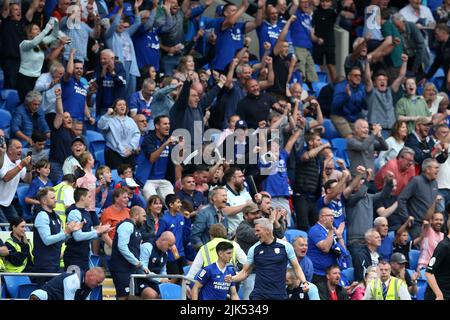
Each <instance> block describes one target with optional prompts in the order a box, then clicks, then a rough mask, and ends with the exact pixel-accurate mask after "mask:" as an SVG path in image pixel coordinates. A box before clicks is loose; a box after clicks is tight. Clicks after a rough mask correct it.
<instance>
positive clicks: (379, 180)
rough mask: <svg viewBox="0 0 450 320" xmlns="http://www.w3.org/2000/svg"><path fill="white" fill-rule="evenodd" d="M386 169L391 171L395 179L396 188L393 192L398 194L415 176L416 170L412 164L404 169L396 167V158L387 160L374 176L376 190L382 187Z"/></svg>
mask: <svg viewBox="0 0 450 320" xmlns="http://www.w3.org/2000/svg"><path fill="white" fill-rule="evenodd" d="M387 171H391V172H392V173H393V174H394V176H395V179H396V180H397V190H396V191H395V192H394V194H395V195H396V196H398V195H399V194H400V193H401V192H402V190H403V189H404V188H405V187H406V185H407V184H408V182H409V181H410V180H411V179H412V178H414V176H416V170H415V168H414V166H410V167H409V168H408V169H407V170H406V171H403V172H402V171H400V170H399V168H398V162H397V158H394V159H392V160H389V161H388V162H387V163H386V164H385V165H384V166H382V167H381V169H380V171H378V173H377V174H376V176H375V186H376V187H377V189H378V190H381V189H382V188H383V179H384V177H385V175H386V172H387Z"/></svg>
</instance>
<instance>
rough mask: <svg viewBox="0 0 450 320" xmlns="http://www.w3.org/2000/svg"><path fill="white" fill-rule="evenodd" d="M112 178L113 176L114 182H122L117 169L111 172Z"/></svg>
mask: <svg viewBox="0 0 450 320" xmlns="http://www.w3.org/2000/svg"><path fill="white" fill-rule="evenodd" d="M111 176H112V178H111V179H112V180H113V181H114V182H115V183H117V182H119V181H122V178H121V177H120V176H119V173H118V172H117V169H113V170H111Z"/></svg>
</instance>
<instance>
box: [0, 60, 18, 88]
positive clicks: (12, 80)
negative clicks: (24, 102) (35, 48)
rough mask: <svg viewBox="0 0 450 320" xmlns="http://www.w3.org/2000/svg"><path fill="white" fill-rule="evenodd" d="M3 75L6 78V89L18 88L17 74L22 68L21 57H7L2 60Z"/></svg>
mask: <svg viewBox="0 0 450 320" xmlns="http://www.w3.org/2000/svg"><path fill="white" fill-rule="evenodd" d="M1 64H2V69H3V75H4V78H5V83H4V88H5V89H16V88H17V75H18V73H19V69H20V59H19V58H17V59H9V58H5V59H3V61H2V62H1Z"/></svg>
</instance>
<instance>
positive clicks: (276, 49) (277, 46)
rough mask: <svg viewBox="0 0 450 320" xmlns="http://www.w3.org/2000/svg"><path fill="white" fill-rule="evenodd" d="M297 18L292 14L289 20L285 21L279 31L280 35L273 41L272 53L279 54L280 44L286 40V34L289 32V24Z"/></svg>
mask: <svg viewBox="0 0 450 320" xmlns="http://www.w3.org/2000/svg"><path fill="white" fill-rule="evenodd" d="M295 20H297V16H296V15H292V16H291V17H290V18H289V20H288V21H287V22H286V24H285V25H284V27H283V30H282V31H281V33H280V36H279V37H278V39H277V42H275V46H274V48H273V55H274V56H277V55H279V54H280V49H281V45H282V44H283V42H284V41H286V36H287V34H288V32H289V28H290V27H291V24H292V23H293V22H295Z"/></svg>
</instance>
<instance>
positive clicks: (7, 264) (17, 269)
mask: <svg viewBox="0 0 450 320" xmlns="http://www.w3.org/2000/svg"><path fill="white" fill-rule="evenodd" d="M6 243H9V244H10V245H12V246H13V247H14V249H16V251H17V252H19V253H20V252H22V248H21V247H20V245H19V244H18V243H16V242H14V240H13V239H12V238H9V239H8V240H6ZM28 248H29V250H30V256H31V259H32V260H33V244H32V243H31V242H29V243H28ZM27 263H28V258H27V259H25V260H24V261H23V263H22V265H20V266H15V265H13V264H12V263H11V262H9V261H8V260H5V270H6V272H22V271H23V270H25V267H26V266H27Z"/></svg>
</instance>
